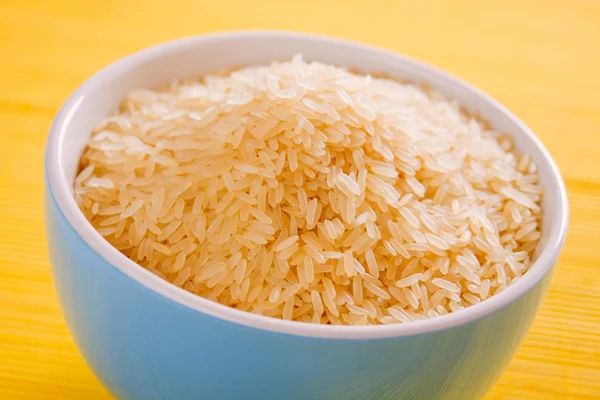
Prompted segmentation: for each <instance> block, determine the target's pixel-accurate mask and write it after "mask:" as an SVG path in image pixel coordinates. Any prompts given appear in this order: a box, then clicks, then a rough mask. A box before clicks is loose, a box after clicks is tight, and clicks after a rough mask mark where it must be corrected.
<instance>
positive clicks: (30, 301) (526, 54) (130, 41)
mask: <svg viewBox="0 0 600 400" xmlns="http://www.w3.org/2000/svg"><path fill="white" fill-rule="evenodd" d="M247 28H275V29H290V30H301V31H312V32H317V33H322V34H328V35H334V36H340V37H345V38H350V39H355V40H360V41H363V42H367V43H372V44H376V45H379V46H383V47H388V48H390V49H393V50H396V51H398V52H401V53H405V54H408V55H410V56H413V57H416V58H418V59H421V60H424V61H426V62H429V63H431V64H434V65H436V66H438V67H441V68H444V69H446V70H448V71H450V72H452V73H454V74H456V75H458V76H459V77H462V78H464V79H466V80H467V81H469V82H471V83H473V84H475V85H476V86H479V87H480V88H482V89H483V90H485V91H487V92H488V93H490V94H491V95H492V96H494V97H496V98H497V99H499V100H500V101H501V102H503V103H504V104H505V105H506V106H508V108H510V109H511V110H513V111H514V112H515V113H516V114H517V115H518V116H520V117H521V118H522V119H523V120H524V121H525V122H526V123H527V124H529V126H530V127H531V128H532V129H533V130H534V131H535V132H536V133H537V134H538V135H539V136H540V138H541V139H542V141H543V142H544V143H545V144H546V146H547V147H548V149H549V150H550V152H551V153H552V154H553V156H554V158H555V159H556V161H557V163H558V165H559V167H560V168H561V170H562V172H563V175H564V178H565V180H566V183H567V189H568V191H569V200H570V203H571V225H570V231H569V235H568V239H567V245H566V247H565V250H564V252H563V253H562V256H561V258H560V261H559V265H558V269H557V272H556V274H555V277H554V280H553V282H552V286H551V288H550V293H549V295H548V297H547V299H546V300H545V301H544V303H543V305H542V308H541V310H540V312H539V314H538V316H537V319H536V320H535V323H534V325H533V328H532V329H531V331H530V333H529V335H528V336H527V339H526V341H525V343H524V344H523V346H522V347H521V348H520V350H519V352H518V353H517V355H516V357H515V359H514V360H513V361H512V363H511V364H510V367H509V368H508V370H507V371H506V373H505V374H504V375H503V377H502V378H501V379H500V381H499V382H498V383H497V384H496V386H495V387H494V388H493V390H492V391H491V392H490V394H489V397H488V398H489V399H593V398H595V399H598V398H600V243H598V241H599V239H600V237H599V234H600V226H599V224H600V202H599V200H600V1H594V0H589V1H585V0H578V1H567V0H539V1H489V2H488V1H483V0H481V1H479V0H471V1H467V0H465V1H444V0H438V1H398V0H389V1H386V0H364V1H355V0H339V1H335V0H305V1H294V2H292V1H289V2H288V1H285V0H279V1H268V0H254V1H244V0H237V1H226V0H214V1H204V0H188V1H184V0H181V1H180V0H163V1H159V0H148V1H141V0H140V1H125V0H103V1H85V0H81V1H79V0H72V1H68V0H58V1H51V0H48V1H25V0H0V398H1V399H86V400H87V399H89V400H93V399H108V398H109V397H110V396H109V395H108V393H107V392H106V391H105V390H104V389H103V388H102V386H101V385H100V384H99V383H98V381H97V380H96V379H95V378H94V376H93V375H92V373H91V371H90V370H89V369H88V368H87V366H86V365H85V363H84V361H83V359H82V358H81V356H80V354H79V352H78V351H77V349H76V348H75V345H74V344H73V341H72V339H71V337H70V335H69V333H68V331H67V328H66V326H65V323H64V322H63V319H62V316H61V314H60V310H59V307H58V304H57V301H56V298H55V294H54V289H53V286H52V281H51V276H50V271H49V267H48V261H47V256H46V248H45V242H44V228H43V212H42V205H41V203H42V181H43V166H42V161H43V150H44V141H45V138H46V134H47V132H48V129H49V127H50V124H51V121H52V118H53V117H54V115H55V114H56V112H57V110H58V108H59V107H60V105H61V103H62V102H63V101H64V100H65V99H66V98H67V96H68V95H69V94H70V93H71V92H72V91H73V90H74V89H75V88H76V87H77V86H78V85H79V84H80V83H82V82H83V81H84V80H85V79H86V78H87V77H89V76H90V75H91V74H93V73H94V72H95V71H97V70H98V69H99V68H101V67H103V66H105V65H106V64H107V63H110V62H112V61H114V60H116V59H118V58H120V57H122V56H124V55H126V54H128V53H131V52H133V51H135V50H139V49H141V48H144V47H147V46H149V45H152V44H155V43H158V42H161V41H165V40H169V39H174V38H177V37H180V36H186V35H193V34H199V33H203V32H209V31H216V30H231V29H247Z"/></svg>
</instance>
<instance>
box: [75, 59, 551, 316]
mask: <svg viewBox="0 0 600 400" xmlns="http://www.w3.org/2000/svg"><path fill="white" fill-rule="evenodd" d="M74 186H75V187H74V193H75V199H76V201H77V204H78V205H79V206H80V208H81V210H82V211H83V213H84V214H85V216H86V218H87V219H88V220H89V221H90V222H91V223H92V225H93V226H94V227H95V228H96V229H97V230H98V232H99V233H100V234H101V235H102V236H104V237H105V238H106V240H108V241H109V242H110V243H111V244H112V245H114V246H115V247H116V248H117V249H118V250H120V251H121V252H122V253H124V254H125V255H126V256H128V257H129V258H131V259H132V260H133V261H135V262H137V263H138V264H140V265H141V266H143V267H144V268H146V269H148V270H150V271H152V272H153V273H154V274H156V275H158V276H159V277H161V278H163V279H166V280H167V281H169V282H171V283H172V284H174V285H177V286H179V287H182V288H183V289H185V290H187V291H189V292H192V293H195V294H197V295H199V296H202V297H205V298H207V299H211V300H213V301H218V302H219V303H222V304H225V305H228V306H231V307H234V308H237V309H239V310H245V311H249V312H253V313H257V314H262V315H266V316H271V317H276V318H283V319H287V320H296V321H305V322H314V323H321V324H344V325H346V324H347V325H364V324H390V323H399V322H409V321H413V320H419V319H424V318H428V317H436V316H438V315H442V314H446V313H449V312H452V311H456V310H459V309H461V308H463V307H468V306H470V305H473V304H477V303H479V302H480V301H482V300H485V299H486V298H488V297H490V296H493V295H495V294H497V293H498V292H500V291H502V290H504V289H506V288H507V287H508V286H509V285H511V284H512V283H514V282H515V281H516V280H517V279H519V278H520V277H521V276H522V275H523V274H524V273H525V272H526V271H527V269H528V267H529V266H530V264H531V263H532V257H533V252H534V249H535V247H536V244H537V242H538V239H539V238H540V217H541V210H540V206H539V204H540V198H541V195H542V189H541V187H540V185H539V179H538V175H537V171H536V167H535V165H534V164H533V163H532V162H531V161H530V159H529V157H528V156H527V154H524V155H521V156H519V155H517V154H516V153H515V152H514V150H513V148H512V142H511V140H510V138H509V137H507V136H503V135H499V134H498V133H497V132H494V131H491V130H490V129H489V128H487V127H486V126H485V125H484V124H483V123H480V122H478V121H477V119H475V118H473V117H469V116H467V115H465V113H463V112H461V110H460V107H459V105H458V104H457V103H456V102H454V101H449V100H447V99H445V98H443V97H442V96H440V95H439V94H436V93H430V92H428V91H425V90H422V89H420V88H419V87H418V86H415V85H412V84H401V83H397V82H394V81H392V80H389V79H379V78H374V77H371V76H363V75H357V74H353V73H350V72H348V71H347V70H345V69H341V68H337V67H334V66H329V65H324V64H321V63H317V62H311V63H306V62H304V61H303V60H302V58H301V57H295V58H294V59H293V60H291V61H290V62H284V63H273V64H272V65H270V66H262V67H248V68H244V69H241V70H238V71H236V72H233V73H230V74H229V75H226V76H216V75H215V76H205V77H203V79H201V80H194V81H175V82H172V83H171V84H170V85H168V86H167V87H163V88H160V89H158V90H138V91H135V92H134V93H131V94H130V95H129V96H128V97H127V99H126V100H125V102H124V103H123V104H122V105H121V107H120V109H119V110H118V112H117V113H116V114H115V115H113V116H110V117H108V118H106V120H104V121H103V122H102V123H101V124H100V125H98V127H97V128H96V129H95V130H94V132H93V135H92V138H91V139H90V141H89V143H88V147H87V148H86V150H85V152H84V154H83V156H82V158H81V171H80V173H79V175H78V177H77V178H76V180H75V184H74Z"/></svg>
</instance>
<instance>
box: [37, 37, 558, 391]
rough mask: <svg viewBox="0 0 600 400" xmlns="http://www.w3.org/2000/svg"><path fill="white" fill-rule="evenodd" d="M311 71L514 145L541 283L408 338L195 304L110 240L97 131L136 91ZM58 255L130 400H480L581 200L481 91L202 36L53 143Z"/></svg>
mask: <svg viewBox="0 0 600 400" xmlns="http://www.w3.org/2000/svg"><path fill="white" fill-rule="evenodd" d="M296 53H302V54H303V55H304V57H305V58H306V59H307V60H318V61H322V62H325V63H330V64H335V65H340V66H349V67H354V68H357V69H359V70H361V71H363V72H369V73H385V74H386V75H388V76H390V77H392V78H397V79H401V80H410V81H414V82H418V83H423V84H427V85H429V86H431V87H433V88H436V89H437V90H439V91H440V92H442V93H443V94H445V95H447V96H449V97H451V98H456V99H458V100H460V101H461V102H462V105H463V106H464V108H465V109H466V110H467V111H468V112H470V113H476V114H479V115H480V116H481V117H483V118H484V119H486V120H487V121H489V122H490V123H491V125H492V126H494V127H495V128H496V129H498V130H500V131H504V132H508V133H510V134H512V135H513V136H514V139H515V143H516V146H517V148H518V149H520V150H521V151H525V152H527V153H529V154H530V155H531V157H532V159H533V160H534V161H535V163H536V164H537V166H538V167H539V171H540V174H541V183H542V185H543V187H544V190H545V193H544V196H543V204H542V206H543V210H544V214H543V221H542V238H541V240H540V244H539V246H538V256H537V259H536V261H535V263H534V264H533V265H532V266H531V268H530V270H529V271H528V272H527V273H526V274H525V275H524V276H523V277H522V278H521V279H520V280H518V281H517V282H516V283H515V284H513V285H512V286H510V287H509V288H507V289H506V290H505V291H503V292H501V293H499V294H498V295H496V296H493V297H492V298H490V299H488V300H485V301H483V302H481V303H480V304H477V305H474V306H472V307H469V308H466V309H463V310H459V311H457V312H454V313H451V314H448V315H444V316H441V317H437V318H432V319H428V320H424V321H416V322H411V323H407V324H394V325H383V326H328V325H315V324H308V323H301V322H292V321H284V320H279V319H275V318H269V317H264V316H259V315H255V314H251V313H247V312H243V311H239V310H235V309H232V308H229V307H226V306H224V305H221V304H217V303H215V302H212V301H209V300H206V299H203V298H201V297H198V296H196V295H193V294H191V293H188V292H186V291H184V290H183V289H180V288H178V287H176V286H174V285H171V284H170V283H168V282H166V281H164V280H162V279H160V278H158V277H157V276H155V275H153V274H152V273H150V272H149V271H147V270H145V269H144V268H142V267H140V266H139V265H137V264H135V263H134V262H133V261H131V260H130V259H128V258H127V257H126V256H124V255H123V254H121V253H120V252H119V251H117V250H116V249H115V248H113V247H112V246H111V245H110V244H109V243H108V242H107V241H105V240H104V239H103V238H102V237H101V236H100V235H99V234H98V233H97V232H96V230H95V229H94V228H93V227H92V225H91V224H90V223H89V222H88V221H87V220H86V219H85V217H84V216H83V214H82V213H81V212H80V210H79V208H78V207H77V205H76V204H75V201H74V199H73V194H72V183H73V180H74V177H75V174H76V172H77V171H76V170H77V166H78V162H79V157H80V155H81V153H82V150H83V148H84V146H85V144H86V142H87V140H88V139H89V137H90V134H91V130H92V128H93V127H94V125H95V124H96V123H98V122H99V121H100V120H101V119H102V118H103V117H105V116H106V115H107V114H109V113H110V112H111V111H113V110H114V109H115V107H116V106H117V105H118V104H119V103H120V102H121V100H122V99H123V98H124V96H125V95H126V94H127V93H128V92H130V91H131V90H133V89H136V88H140V87H151V86H154V85H157V84H160V83H164V82H166V81H169V80H171V79H174V78H177V77H190V76H197V75H199V74H202V73H205V72H214V71H218V70H221V69H225V68H227V67H231V66H240V65H253V64H268V63H269V62H270V61H273V60H282V59H288V58H291V57H292V56H293V55H295V54H296ZM45 179H46V192H45V208H46V227H47V240H48V247H49V254H50V261H51V265H52V271H53V276H54V282H55V285H56V290H57V293H58V298H59V300H60V304H61V308H62V311H63V314H64V317H65V319H66V321H67V324H68V326H69V328H70V331H71V333H72V335H73V338H74V339H75V341H76V343H77V346H78V347H79V349H80V351H81V353H82V354H83V356H84V358H85V359H86V361H87V363H88V365H89V366H90V368H91V369H92V370H93V371H94V373H95V374H96V376H97V377H98V379H99V380H100V381H101V382H102V383H103V384H104V386H106V388H107V389H108V391H109V392H110V393H111V394H112V395H114V396H115V397H116V398H119V399H145V400H148V399H177V400H185V399H211V400H219V399H262V400H269V399H288V400H293V399H329V400H334V399H345V400H348V399H360V400H366V399H459V400H465V399H477V398H480V397H482V396H483V395H484V394H485V392H486V391H487V390H488V389H489V388H490V387H491V386H492V385H493V383H494V382H495V381H496V379H497V378H498V377H499V376H500V374H501V373H502V371H503V370H504V368H505V367H506V365H507V364H508V362H509V361H510V359H511V358H512V356H513V354H514V353H515V351H516V349H517V348H518V346H519V344H520V343H521V341H522V339H523V338H524V336H525V334H526V333H527V331H528V329H529V327H530V325H531V322H532V320H533V318H534V316H535V314H536V311H537V309H538V307H539V305H540V302H541V301H542V299H543V297H544V294H545V293H546V290H547V288H548V285H549V283H550V279H551V276H552V271H553V267H554V264H555V262H556V259H557V257H558V255H559V252H560V250H561V248H562V246H563V242H564V239H565V234H566V230H567V222H568V205H567V195H566V191H565V186H564V183H563V180H562V178H561V176H560V173H559V171H558V169H557V167H556V165H555V163H554V161H553V160H552V158H551V156H550V155H549V154H548V152H547V150H546V149H545V148H544V146H543V145H542V144H541V143H540V141H539V140H538V139H537V138H536V137H535V135H534V134H533V133H532V132H531V130H530V129H529V128H527V126H525V125H524V124H523V123H522V122H521V121H520V120H519V119H518V118H517V117H515V116H514V115H513V114H512V113H510V112H509V111H508V110H507V109H506V108H505V107H503V106H502V105H501V104H499V103H498V102H497V101H495V100H494V99H492V98H491V97H489V96H488V95H486V94H484V93H482V92H481V91H479V90H478V89H476V88H474V87H472V86H470V85H469V84H467V83H465V82H463V81H461V80H459V79H457V78H455V77H453V76H451V75H449V74H447V73H445V72H443V71H440V70H438V69H436V68H433V67H430V66H428V65H426V64H423V63H421V62H418V61H415V60H412V59H410V58H407V57H405V56H402V55H398V54H395V53H393V52H390V51H386V50H382V49H378V48H374V47H371V46H367V45H362V44H357V43H352V42H348V41H344V40H339V39H333V38H327V37H322V36H314V35H308V34H300V33H284V32H234V33H218V34H211V35H204V36H197V37H191V38H186V39H181V40H176V41H173V42H169V43H166V44H161V45H158V46H156V47H152V48H149V49H146V50H143V51H141V52H139V53H136V54H133V55H131V56H129V57H126V58H124V59H122V60H119V61H117V62H116V63H114V64H112V65H110V66H108V67H107V68H105V69H103V70H102V71H100V72H98V73H97V74H96V75H94V76H93V77H92V78H90V79H89V80H88V81H87V82H85V83H84V84H83V85H82V86H81V87H80V88H79V89H77V90H76V91H75V93H74V94H73V95H72V96H71V97H70V98H69V99H68V100H67V102H66V103H65V104H64V106H63V107H62V109H61V110H60V112H59V114H58V116H57V117H56V120H55V122H54V124H53V126H52V128H51V131H50V135H49V137H48V142H47V148H46V159H45Z"/></svg>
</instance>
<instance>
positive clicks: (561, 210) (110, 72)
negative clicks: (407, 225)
mask: <svg viewBox="0 0 600 400" xmlns="http://www.w3.org/2000/svg"><path fill="white" fill-rule="evenodd" d="M242 36H249V37H252V38H253V39H254V40H260V39H269V38H275V37H278V38H280V39H281V38H283V39H296V40H298V39H300V40H313V41H325V42H328V43H329V44H331V45H332V46H343V47H346V48H351V49H352V50H353V51H354V50H356V51H361V50H362V51H365V50H369V51H376V52H379V53H384V54H386V55H388V56H391V57H394V58H395V59H397V60H398V62H401V63H405V64H409V65H411V66H412V67H414V68H417V69H421V70H424V71H426V72H428V73H430V74H434V75H438V76H439V77H441V78H442V79H444V80H446V81H451V82H452V83H453V84H455V85H458V86H462V87H463V88H464V89H465V90H466V91H468V92H471V93H473V94H475V95H476V96H477V97H478V98H479V99H482V100H483V101H484V102H487V103H489V104H490V105H491V106H493V107H494V108H496V109H497V110H498V111H499V112H500V113H501V114H503V116H504V117H505V118H508V119H510V120H512V122H513V123H514V124H515V125H517V126H518V127H519V129H520V132H512V133H511V134H514V135H526V136H528V137H529V139H530V140H531V141H532V142H533V143H534V144H535V146H536V147H537V148H538V150H539V151H540V153H541V154H542V155H543V157H544V159H545V161H546V162H547V163H548V165H549V166H550V175H551V178H550V179H549V182H550V186H555V189H556V193H558V197H559V198H558V199H556V204H557V206H556V207H554V208H553V209H552V210H550V211H551V212H552V217H551V221H552V226H551V227H550V231H549V234H548V239H547V243H546V245H545V247H544V248H543V250H542V252H541V254H540V255H539V257H538V258H537V260H536V261H535V262H534V264H533V265H532V266H531V267H530V269H529V270H528V272H527V273H526V274H525V275H523V277H522V278H521V279H519V280H518V281H517V282H515V283H514V284H512V285H511V286H509V287H508V288H507V289H505V290H504V291H502V292H501V293H499V294H497V295H494V296H492V297H490V298H489V299H486V300H485V301H483V302H481V303H479V304H476V305H473V306H471V307H467V308H465V309H462V310H459V311H456V312H452V313H449V314H446V315H443V316H439V317H436V318H431V319H426V320H421V321H413V322H410V323H405V324H402V323H398V324H391V325H369V326H339V325H319V324H312V323H306V322H297V321H286V320H282V319H278V318H272V317H267V316H262V315H257V314H252V313H250V312H246V311H241V310H236V309H233V308H231V307H228V306H225V305H222V304H219V303H216V302H213V301H210V300H208V299H205V298H202V297H200V296H197V295H195V294H192V293H189V292H187V291H185V290H183V289H181V288H179V287H177V286H175V285H172V284H171V283H169V282H167V281H165V280H163V279H161V278H159V277H158V276H156V275H154V274H153V273H151V272H150V271H148V270H146V269H144V268H143V267H141V266H140V265H138V264H137V263H135V262H134V261H133V260H131V259H129V258H128V257H127V256H125V255H124V254H122V253H120V252H119V251H118V250H117V249H115V248H114V247H113V246H112V245H111V244H110V243H109V242H108V241H106V240H105V239H104V238H103V237H102V236H101V235H100V234H99V233H98V232H97V231H96V230H95V229H94V228H93V226H92V225H91V224H90V223H89V222H88V221H87V219H86V218H85V217H84V215H83V213H81V211H80V210H79V208H78V206H77V204H76V203H75V200H74V198H73V196H72V194H71V191H70V188H69V182H68V180H67V179H65V173H64V171H63V166H62V163H61V162H60V160H61V149H62V143H63V139H64V132H65V128H66V127H67V126H68V124H69V122H70V120H71V118H72V116H73V115H74V113H75V112H77V109H78V106H79V104H80V103H81V102H82V100H83V98H84V96H85V95H86V93H89V92H91V91H94V90H97V89H98V88H101V84H102V82H103V81H106V80H108V79H110V78H111V77H113V76H114V75H118V74H119V70H123V69H126V67H128V66H133V65H137V64H139V63H140V62H144V61H145V60H148V59H152V58H155V57H164V56H168V55H169V52H171V51H180V50H181V49H182V48H193V47H196V46H199V45H202V43H205V42H210V41H213V40H226V39H235V38H240V37H242ZM44 165H45V171H46V177H47V180H48V188H49V192H50V194H51V196H52V197H53V198H54V200H55V202H56V205H58V208H59V210H58V211H59V212H62V214H63V215H64V216H65V218H66V220H67V221H68V223H69V224H70V225H71V227H72V228H73V229H74V230H75V232H76V233H77V234H78V235H79V236H80V237H81V238H82V239H83V241H84V242H85V243H86V244H87V245H88V246H89V247H90V248H91V249H92V250H93V251H95V252H96V253H97V254H98V255H99V256H100V257H101V258H102V259H104V261H106V262H107V263H109V264H111V265H112V266H113V267H115V268H117V269H118V270H119V271H121V272H123V273H124V274H125V275H127V276H128V277H130V278H132V279H133V280H135V281H137V282H138V283H140V284H142V285H144V286H146V287H147V288H149V289H151V290H152V291H154V292H156V293H158V294H160V295H162V296H164V297H166V298H167V299H169V300H171V301H174V302H176V303H179V304H180V305H182V306H185V307H188V308H190V309H192V310H195V311H198V312H200V313H203V314H207V315H209V316H212V317H215V318H217V319H220V320H224V321H228V322H231V323H234V324H237V325H241V326H245V327H251V328H256V329H259V330H264V331H271V332H278V333H285V334H288V335H292V336H307V337H316V338H329V339H374V338H390V337H402V336H410V335H416V334H423V333H428V332H434V331H441V330H444V329H449V328H452V327H457V326H460V325H464V324H467V323H469V322H472V321H475V320H477V319H480V318H483V317H485V316H488V315H490V314H492V313H494V312H495V311H498V310H500V309H502V308H504V307H506V306H507V305H509V304H510V303H512V302H514V301H516V300H517V299H519V298H520V297H522V296H524V295H525V294H526V293H527V292H529V291H530V290H531V289H533V287H534V286H536V285H537V284H538V283H539V282H540V281H541V279H542V278H543V277H544V276H545V275H546V274H547V273H548V272H549V271H550V270H551V269H552V266H553V265H554V264H555V262H556V260H557V258H558V254H559V253H560V251H561V249H562V247H563V244H564V241H565V236H566V232H567V225H568V218H569V215H568V214H569V209H568V200H567V192H566V188H565V184H564V182H563V179H562V177H561V175H560V172H559V170H558V167H557V166H556V164H555V162H554V160H553V159H552V157H551V156H550V154H549V152H548V151H547V150H546V148H545V147H544V146H543V144H542V143H541V142H540V140H539V139H538V138H537V137H536V136H535V134H534V133H533V132H532V131H531V130H530V129H529V128H528V127H527V126H526V125H525V124H524V123H523V122H522V121H521V120H519V119H518V118H517V117H516V116H515V115H514V114H512V113H511V112H510V111H509V110H508V109H507V108H506V107H504V106H503V105H502V104H500V103H499V102H498V101H497V100H495V99H493V98H492V97H491V96H489V95H487V94H486V93H484V92H482V91H481V90H479V89H477V88H476V87H474V86H472V85H470V84H469V83H466V82H464V81H463V80H461V79H459V78H457V77H455V76H453V75H451V74H449V73H447V72H445V71H443V70H440V69H438V68H436V67H433V66H430V65H428V64H425V63H423V62H421V61H417V60H414V59H412V58H410V57H407V56H404V55H401V54H398V53H396V52H393V51H391V50H386V49H382V48H379V47H376V46H372V45H368V44H363V43H358V42H354V41H350V40H345V39H339V38H333V37H328V36H322V35H315V34H309V33H299V32H289V31H272V30H268V31H264V30H250V31H231V32H219V33H211V34H204V35H198V36H191V37H185V38H181V39H176V40H172V41H169V42H165V43H162V44H158V45H155V46H152V47H149V48H146V49H144V50H141V51H138V52H136V53H133V54H131V55H129V56H126V57H124V58H121V59H120V60H117V61H116V62H114V63H112V64H110V65H108V66H107V67H105V68H103V69H101V70H100V71H99V72H97V73H96V74H94V75H93V76H92V77H90V78H89V79H87V80H86V81H85V82H84V83H83V84H82V85H81V86H79V87H78V88H77V89H76V90H75V92H74V93H73V94H72V95H71V96H70V97H69V98H68V99H67V101H66V102H65V103H64V105H63V106H62V108H61V109H60V111H59V113H58V115H57V116H56V118H55V120H54V122H53V124H52V127H51V129H50V133H49V135H48V138H47V143H46V153H45V163H44ZM545 212H548V210H546V211H545Z"/></svg>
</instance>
